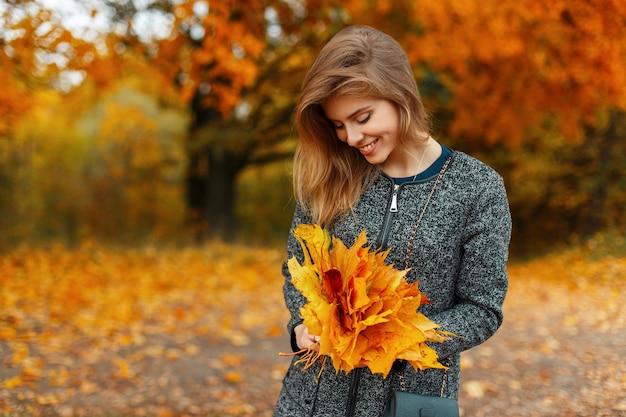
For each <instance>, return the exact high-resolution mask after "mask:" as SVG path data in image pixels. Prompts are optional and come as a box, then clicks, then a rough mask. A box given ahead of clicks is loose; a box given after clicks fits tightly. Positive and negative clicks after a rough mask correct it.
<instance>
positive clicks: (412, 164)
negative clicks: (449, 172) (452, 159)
mask: <svg viewBox="0 0 626 417" xmlns="http://www.w3.org/2000/svg"><path fill="white" fill-rule="evenodd" d="M434 145H437V146H434ZM398 151H399V152H398V153H397V155H396V158H395V159H394V160H393V161H390V162H391V163H390V164H387V166H384V167H381V169H382V170H383V171H384V172H385V173H386V174H387V175H389V176H390V177H392V178H406V177H414V178H415V177H416V176H417V175H419V174H420V173H422V172H424V171H425V170H426V169H427V168H428V167H429V166H430V165H431V164H432V163H433V162H434V161H435V160H436V159H437V158H438V157H439V155H441V146H439V144H438V143H437V142H436V141H435V140H434V139H433V138H431V137H428V139H427V140H426V141H424V142H420V143H417V144H415V145H414V146H410V147H405V148H403V149H398Z"/></svg>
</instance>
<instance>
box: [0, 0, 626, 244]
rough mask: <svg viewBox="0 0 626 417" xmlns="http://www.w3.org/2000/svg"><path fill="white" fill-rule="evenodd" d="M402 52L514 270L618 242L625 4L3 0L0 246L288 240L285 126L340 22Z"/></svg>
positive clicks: (290, 139) (625, 128)
mask: <svg viewBox="0 0 626 417" xmlns="http://www.w3.org/2000/svg"><path fill="white" fill-rule="evenodd" d="M353 23H358V24H367V25H371V26H374V27H376V28H378V29H381V30H383V31H385V32H388V33H389V34H391V35H393V36H394V37H395V38H396V39H397V40H398V41H399V42H400V43H401V44H402V45H403V46H404V47H405V49H406V51H407V54H408V56H409V59H410V60H411V62H412V64H413V66H414V69H415V77H416V79H417V80H418V84H419V86H420V89H421V93H422V95H423V98H424V101H425V103H426V105H427V107H428V108H429V110H430V111H431V112H432V122H433V132H434V134H435V136H436V137H437V139H439V140H440V141H441V142H443V143H444V144H446V145H448V146H450V147H453V148H455V149H457V150H461V151H464V152H467V153H469V154H471V155H474V156H476V157H477V158H479V159H481V160H483V161H484V162H486V163H488V164H489V165H491V166H493V167H494V168H496V169H497V170H498V171H499V172H500V173H501V174H502V176H503V177H504V179H505V182H506V185H507V188H508V192H509V197H510V204H511V210H512V213H513V218H514V231H513V242H512V247H511V248H512V253H513V255H514V256H528V255H533V254H538V253H542V252H544V251H549V250H552V249H555V248H559V247H563V246H567V245H570V244H573V243H577V242H581V241H585V240H587V239H588V238H590V237H594V236H598V235H599V234H600V235H602V236H603V237H604V238H605V239H622V238H623V235H624V230H625V226H626V216H624V214H623V213H624V211H625V209H626V164H625V163H624V161H625V157H624V155H625V154H626V140H625V139H624V138H625V137H626V117H625V111H626V3H624V2H622V1H620V0H567V1H566V0H554V1H537V2H523V1H518V0H498V1H481V2H478V1H461V0H457V1H453V0H447V1H415V0H394V1H391V0H375V1H373V0H343V1H340V2H339V1H329V0H312V1H306V0H231V1H224V0H222V1H207V0H117V1H115V0H99V1H98V0H81V1H78V0H32V1H29V0H23V1H18V0H2V1H0V79H2V87H1V91H2V94H0V250H8V249H9V248H12V247H15V245H17V244H22V243H26V244H29V245H39V244H47V243H49V242H51V241H55V242H62V243H63V244H66V245H69V246H75V245H80V244H83V243H84V242H85V241H96V242H104V243H112V244H145V243H158V244H173V245H188V244H194V243H201V242H204V241H207V240H213V239H218V240H226V241H231V242H238V241H239V242H252V243H259V244H274V243H282V242H284V241H285V239H286V236H287V233H288V228H289V225H290V222H291V216H292V210H293V204H294V201H293V198H292V191H291V178H290V158H291V155H292V152H293V150H294V148H295V145H296V141H297V138H296V137H295V135H294V132H293V129H292V112H293V107H294V102H295V99H296V97H297V94H298V91H299V87H300V83H301V81H302V78H303V76H304V73H305V71H306V69H307V67H308V66H309V65H310V63H311V61H312V59H313V57H314V56H315V54H316V53H317V51H318V50H319V49H320V48H321V46H322V45H323V44H324V43H325V42H326V41H327V40H328V39H329V38H330V37H331V36H332V35H333V34H334V33H336V32H337V31H338V30H339V29H341V28H342V27H344V26H345V25H348V24H353Z"/></svg>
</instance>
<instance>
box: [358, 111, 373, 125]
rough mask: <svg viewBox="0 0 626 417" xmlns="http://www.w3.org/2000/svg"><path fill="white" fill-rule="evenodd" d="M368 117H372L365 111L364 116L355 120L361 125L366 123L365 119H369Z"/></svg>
mask: <svg viewBox="0 0 626 417" xmlns="http://www.w3.org/2000/svg"><path fill="white" fill-rule="evenodd" d="M370 117H372V113H370V112H367V113H365V117H363V118H359V119H356V122H357V123H358V124H360V125H363V124H365V123H367V121H368V120H369V119H370Z"/></svg>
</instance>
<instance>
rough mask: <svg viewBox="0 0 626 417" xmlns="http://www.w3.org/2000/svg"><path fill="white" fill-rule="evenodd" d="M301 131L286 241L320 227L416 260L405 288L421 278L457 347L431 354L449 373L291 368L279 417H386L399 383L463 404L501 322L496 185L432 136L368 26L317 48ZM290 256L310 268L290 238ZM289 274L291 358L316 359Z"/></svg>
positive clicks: (501, 218) (399, 57)
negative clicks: (467, 383)
mask: <svg viewBox="0 0 626 417" xmlns="http://www.w3.org/2000/svg"><path fill="white" fill-rule="evenodd" d="M295 123H296V128H297V131H298V134H299V137H300V143H299V147H298V149H297V151H296V155H295V159H294V189H295V193H296V197H297V207H296V210H295V215H294V219H293V224H292V231H293V230H294V229H295V227H296V226H297V225H298V224H302V223H318V224H321V225H322V226H324V227H325V228H326V229H328V231H329V232H330V234H331V235H333V236H336V237H338V238H340V239H341V240H342V241H343V242H344V243H345V244H347V245H351V244H352V243H353V242H354V240H355V239H356V237H357V236H358V234H359V233H360V232H361V231H362V230H363V229H365V230H366V231H367V237H368V244H371V245H372V247H373V248H383V249H388V248H389V249H390V252H389V255H388V257H387V261H388V262H389V263H390V264H394V265H397V266H399V267H402V266H405V258H406V259H408V264H407V266H408V267H409V268H411V270H410V272H409V273H408V275H407V280H408V281H409V282H413V281H415V280H418V279H419V288H420V290H421V291H422V292H423V293H424V294H426V296H427V297H428V298H429V299H430V300H431V301H432V304H428V305H424V306H422V312H423V313H424V314H425V315H426V316H427V317H428V318H429V319H431V320H432V321H434V322H435V323H438V324H440V325H441V328H440V329H441V330H445V331H449V332H452V333H454V334H456V335H457V336H458V337H453V338H451V339H450V340H448V341H446V342H444V343H433V344H431V346H432V347H433V348H434V349H435V350H436V351H437V353H438V355H439V359H440V361H441V362H442V363H446V364H449V370H448V372H447V373H445V374H444V372H443V371H442V370H440V369H428V370H425V371H419V372H418V371H415V370H414V369H413V368H412V367H411V366H408V367H407V366H405V367H403V368H402V367H401V366H399V367H397V368H398V369H396V367H395V366H394V369H395V370H394V371H392V372H391V373H390V374H389V376H388V377H387V378H383V377H382V376H381V375H379V374H372V373H371V372H370V371H369V369H368V368H357V369H355V370H354V371H352V372H350V373H348V374H346V373H345V372H339V373H336V372H335V370H334V368H333V367H332V366H326V367H325V369H324V370H323V371H322V372H321V376H320V377H319V380H318V373H319V372H320V365H319V363H316V364H315V365H314V366H313V367H312V368H309V369H308V370H307V371H305V372H303V370H302V365H299V364H296V363H295V362H296V361H297V359H298V358H297V357H296V358H294V360H293V361H292V363H291V366H290V368H289V370H288V371H287V375H286V376H285V379H284V381H283V388H282V390H281V393H280V396H279V399H278V403H277V405H276V409H275V411H274V416H275V417H299V416H329V417H330V416H332V417H336V416H363V417H373V416H381V415H382V414H383V408H384V406H385V403H386V401H387V399H388V398H389V395H390V393H391V392H392V390H399V389H400V376H399V374H400V373H402V374H403V378H404V387H405V389H406V390H407V391H409V392H414V393H420V394H424V395H440V391H441V388H442V382H443V378H444V377H445V379H446V381H445V384H443V385H445V386H444V391H443V396H445V397H448V398H458V394H459V370H460V369H459V364H460V353H461V352H462V351H464V350H467V349H469V348H472V347H474V346H476V345H478V344H480V343H482V342H484V341H485V340H487V339H488V338H489V337H490V336H492V335H493V334H494V333H495V331H496V330H497V329H498V327H499V326H500V325H501V323H502V319H503V315H502V303H503V301H504V298H505V295H506V291H507V284H508V279H507V272H506V261H507V256H508V244H509V238H510V231H511V218H510V213H509V207H508V202H507V197H506V191H505V188H504V185H503V182H502V179H501V177H500V176H499V175H498V174H497V173H496V172H495V171H493V170H492V169H491V168H489V167H488V166H486V165H485V164H483V163H481V162H479V161H477V160H476V159H474V158H472V157H470V156H468V155H466V154H464V153H461V152H457V151H453V150H451V149H449V148H447V147H445V146H443V145H441V144H440V143H438V142H437V141H436V140H435V139H433V138H432V137H431V136H430V134H429V128H428V120H427V113H426V111H425V109H424V107H423V105H422V102H421V99H420V96H419V92H418V89H417V85H416V83H415V80H414V78H413V71H412V69H411V66H410V64H409V61H408V59H407V57H406V54H405V53H404V51H403V50H402V48H401V47H400V45H399V44H398V43H397V42H396V41H395V40H394V39H393V38H391V37H390V36H388V35H386V34H384V33H381V32H379V31H377V30H375V29H372V28H370V27H365V26H349V27H347V28H345V29H343V30H342V31H340V32H339V33H338V34H337V35H335V36H334V37H333V39H332V40H331V41H330V42H328V44H327V45H326V46H325V47H324V48H323V49H322V51H321V52H320V53H319V55H318V57H317V58H316V60H315V61H314V62H313V65H312V66H311V68H310V69H309V72H308V73H307V75H306V77H305V80H304V84H303V88H302V93H301V96H300V98H299V101H298V104H297V108H296V120H295ZM444 167H445V168H444ZM443 169H445V171H444V172H443V174H442V176H440V172H442V170H443ZM438 177H440V179H439V180H437V178H438ZM435 182H437V186H436V188H434V192H432V190H433V185H434V184H435ZM431 192H432V195H431ZM425 206H426V210H425V211H424V213H423V216H422V217H421V223H420V224H419V227H418V228H417V229H416V232H415V234H414V242H413V243H412V247H411V248H409V247H408V246H409V240H410V235H411V232H412V230H413V228H414V225H415V224H416V222H417V221H418V218H419V217H420V213H421V212H422V210H423V208H424V207H425ZM407 249H408V252H409V256H408V257H407V256H406V255H407ZM287 250H288V257H289V258H291V257H292V256H296V257H297V258H298V260H299V261H300V262H302V259H303V254H302V248H301V247H300V244H299V243H298V242H297V240H296V239H295V238H294V237H293V235H292V234H291V235H290V238H289V241H288V248H287ZM283 274H284V275H285V285H284V295H285V301H286V304H287V307H288V309H289V311H290V313H291V320H290V321H289V323H288V330H289V332H290V334H291V342H292V348H293V350H294V351H298V350H301V349H305V348H315V347H316V345H315V343H316V342H317V340H318V335H313V334H309V332H308V329H307V328H306V326H304V324H302V318H301V317H300V311H299V310H300V308H301V307H302V306H303V305H304V304H305V303H306V299H304V297H303V296H302V295H301V294H300V293H299V292H298V291H297V290H296V289H295V288H294V286H293V284H292V283H291V277H290V275H289V271H288V269H287V267H286V266H284V267H283ZM400 369H401V370H400Z"/></svg>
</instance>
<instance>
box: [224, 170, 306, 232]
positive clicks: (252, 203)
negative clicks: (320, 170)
mask: <svg viewBox="0 0 626 417" xmlns="http://www.w3.org/2000/svg"><path fill="white" fill-rule="evenodd" d="M294 206H295V200H294V198H293V193H292V186H291V162H290V161H283V162H275V163H272V164H267V165H260V166H251V167H248V168H247V169H246V170H244V171H243V172H242V173H241V174H240V176H239V178H238V181H237V201H236V228H237V236H238V239H240V240H243V241H245V242H247V243H260V244H274V243H277V244H284V242H285V241H286V238H287V235H288V233H289V227H290V225H291V219H292V216H293V210H294Z"/></svg>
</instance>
